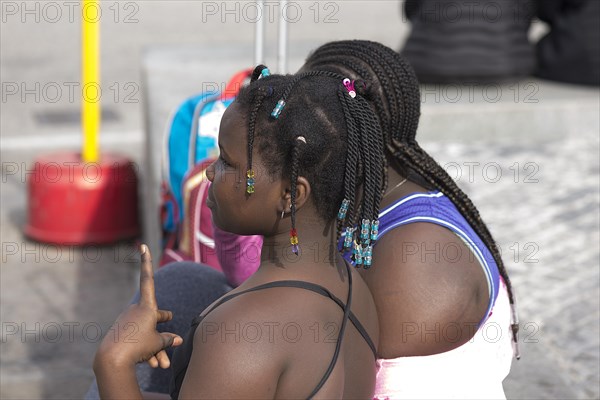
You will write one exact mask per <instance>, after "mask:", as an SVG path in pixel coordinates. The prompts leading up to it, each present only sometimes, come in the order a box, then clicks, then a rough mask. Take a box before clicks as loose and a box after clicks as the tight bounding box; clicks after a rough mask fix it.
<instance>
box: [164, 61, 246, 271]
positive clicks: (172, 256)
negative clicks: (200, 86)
mask: <svg viewBox="0 0 600 400" xmlns="http://www.w3.org/2000/svg"><path fill="white" fill-rule="evenodd" d="M251 74H252V69H247V70H244V71H241V72H239V73H237V74H235V75H234V76H233V77H232V78H231V80H230V81H229V83H228V84H227V86H226V87H225V90H224V91H223V93H210V92H208V93H202V94H199V95H196V96H192V97H190V98H188V99H186V100H185V101H184V102H183V103H182V104H181V105H180V106H179V107H178V108H177V109H176V110H175V112H174V113H173V114H172V117H171V118H170V122H169V123H168V124H167V131H166V134H165V143H164V153H163V158H162V163H163V173H162V175H163V181H162V183H161V199H162V200H161V212H160V218H161V226H162V244H161V247H162V249H163V253H162V257H161V259H160V263H159V265H160V266H163V265H165V264H168V263H169V262H172V261H194V262H198V263H203V264H207V265H209V266H211V267H213V268H215V269H217V270H221V267H220V265H219V262H218V259H217V257H216V254H215V251H214V236H213V228H212V220H211V215H210V210H209V209H208V207H206V196H207V195H208V191H207V189H208V186H209V185H210V182H208V180H207V179H206V167H208V166H209V165H210V164H211V163H212V161H213V160H214V159H215V158H216V157H217V156H218V152H219V151H218V146H217V141H218V134H219V125H220V122H221V117H222V116H223V113H224V112H225V109H226V108H227V107H228V106H229V105H230V104H231V103H232V102H233V100H234V98H235V96H236V95H237V93H238V92H239V89H240V87H241V85H242V84H243V83H244V81H245V80H246V79H247V78H248V77H249V76H250V75H251Z"/></svg>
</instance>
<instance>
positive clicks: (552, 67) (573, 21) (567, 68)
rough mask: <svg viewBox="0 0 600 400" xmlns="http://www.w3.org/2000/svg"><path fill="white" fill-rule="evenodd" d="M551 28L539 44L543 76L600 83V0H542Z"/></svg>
mask: <svg viewBox="0 0 600 400" xmlns="http://www.w3.org/2000/svg"><path fill="white" fill-rule="evenodd" d="M538 17H539V18H540V19H541V20H542V21H544V22H546V23H547V24H548V25H549V26H550V32H549V33H548V34H547V35H546V36H544V37H543V38H542V39H541V40H540V41H539V42H538V44H537V46H536V47H537V48H536V50H537V58H538V70H537V73H536V75H537V76H539V77H540V78H544V79H550V80H556V81H561V82H568V83H578V84H586V85H600V0H539V3H538Z"/></svg>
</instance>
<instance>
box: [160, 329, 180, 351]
mask: <svg viewBox="0 0 600 400" xmlns="http://www.w3.org/2000/svg"><path fill="white" fill-rule="evenodd" d="M159 335H160V338H161V340H162V349H166V348H169V347H177V346H180V345H181V344H182V343H183V339H182V338H181V336H179V335H176V334H174V333H170V332H161V333H159Z"/></svg>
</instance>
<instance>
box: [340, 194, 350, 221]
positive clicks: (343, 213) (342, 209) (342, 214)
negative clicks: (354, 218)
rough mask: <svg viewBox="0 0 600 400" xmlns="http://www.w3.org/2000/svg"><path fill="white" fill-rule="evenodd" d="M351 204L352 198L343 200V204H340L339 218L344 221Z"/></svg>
mask: <svg viewBox="0 0 600 400" xmlns="http://www.w3.org/2000/svg"><path fill="white" fill-rule="evenodd" d="M349 205H350V200H347V199H344V201H342V205H341V206H340V211H338V219H339V220H340V221H343V220H344V219H345V218H346V212H347V211H348V206H349Z"/></svg>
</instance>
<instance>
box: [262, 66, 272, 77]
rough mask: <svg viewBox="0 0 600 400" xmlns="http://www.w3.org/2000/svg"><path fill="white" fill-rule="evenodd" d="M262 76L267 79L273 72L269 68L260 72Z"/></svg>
mask: <svg viewBox="0 0 600 400" xmlns="http://www.w3.org/2000/svg"><path fill="white" fill-rule="evenodd" d="M260 75H261V76H262V77H263V78H266V77H267V76H269V75H271V72H270V71H269V68H263V70H262V71H260Z"/></svg>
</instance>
